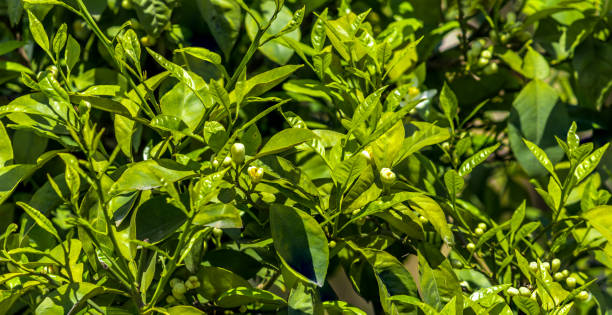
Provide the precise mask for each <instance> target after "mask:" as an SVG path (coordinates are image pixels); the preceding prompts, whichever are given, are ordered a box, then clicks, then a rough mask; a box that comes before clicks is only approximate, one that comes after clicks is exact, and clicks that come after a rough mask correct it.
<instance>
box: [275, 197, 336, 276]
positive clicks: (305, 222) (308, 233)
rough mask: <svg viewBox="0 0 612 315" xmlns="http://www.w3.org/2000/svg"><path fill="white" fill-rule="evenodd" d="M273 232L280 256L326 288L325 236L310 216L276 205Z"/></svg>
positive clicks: (326, 250) (327, 260) (299, 271)
mask: <svg viewBox="0 0 612 315" xmlns="http://www.w3.org/2000/svg"><path fill="white" fill-rule="evenodd" d="M270 229H271V232H272V238H273V239H274V248H275V249H276V252H277V253H278V255H279V256H280V257H281V259H283V260H284V261H285V262H286V263H287V265H288V266H289V267H291V268H292V269H293V270H294V271H295V272H297V273H299V274H300V275H302V276H303V277H304V278H305V279H308V280H309V281H311V282H312V283H314V284H316V285H318V286H323V283H324V281H325V276H326V274H327V266H328V264H329V248H328V246H327V238H326V237H325V233H324V232H323V230H322V229H321V227H320V226H319V224H318V223H317V221H316V220H315V219H313V218H312V217H311V216H310V215H308V214H307V213H305V212H303V211H301V210H297V209H294V208H292V207H288V206H284V205H280V204H273V205H272V207H271V209H270Z"/></svg>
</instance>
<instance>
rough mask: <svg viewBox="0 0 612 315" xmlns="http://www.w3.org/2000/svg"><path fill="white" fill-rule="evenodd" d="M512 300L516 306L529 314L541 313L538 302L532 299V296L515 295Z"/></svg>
mask: <svg viewBox="0 0 612 315" xmlns="http://www.w3.org/2000/svg"><path fill="white" fill-rule="evenodd" d="M512 302H514V304H515V305H516V307H518V308H519V309H520V310H521V311H523V312H525V314H527V315H539V314H541V311H540V306H539V305H538V302H536V301H534V300H532V299H531V298H528V297H524V296H514V297H512Z"/></svg>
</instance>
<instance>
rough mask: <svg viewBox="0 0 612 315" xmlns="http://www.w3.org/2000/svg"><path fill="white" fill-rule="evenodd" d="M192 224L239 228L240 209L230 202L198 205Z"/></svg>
mask: <svg viewBox="0 0 612 315" xmlns="http://www.w3.org/2000/svg"><path fill="white" fill-rule="evenodd" d="M193 224H197V225H207V226H212V227H216V228H241V227H242V219H240V211H238V209H236V207H235V206H233V205H231V204H223V203H218V204H212V205H207V206H203V207H200V208H199V209H198V212H197V214H196V216H195V218H194V219H193Z"/></svg>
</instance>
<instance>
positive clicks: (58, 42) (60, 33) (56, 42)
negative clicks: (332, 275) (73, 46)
mask: <svg viewBox="0 0 612 315" xmlns="http://www.w3.org/2000/svg"><path fill="white" fill-rule="evenodd" d="M67 30H68V26H67V25H66V23H64V24H62V25H61V26H60V28H59V29H58V30H57V33H55V36H53V52H54V53H55V55H56V56H59V53H60V52H61V51H62V49H63V48H64V45H66V39H67V38H68V33H67Z"/></svg>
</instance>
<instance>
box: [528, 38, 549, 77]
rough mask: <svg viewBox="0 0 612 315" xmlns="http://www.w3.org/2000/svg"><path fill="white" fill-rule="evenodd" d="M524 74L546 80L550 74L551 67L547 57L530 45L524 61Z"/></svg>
mask: <svg viewBox="0 0 612 315" xmlns="http://www.w3.org/2000/svg"><path fill="white" fill-rule="evenodd" d="M523 75H525V76H526V77H528V78H530V79H540V80H544V79H546V78H548V76H549V75H550V67H549V66H548V62H547V61H546V59H545V58H544V57H543V56H542V55H540V54H539V53H538V52H537V51H535V50H534V49H533V48H531V47H530V46H527V54H526V55H525V60H524V62H523Z"/></svg>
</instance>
